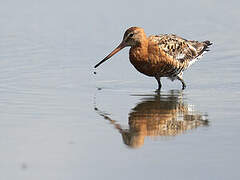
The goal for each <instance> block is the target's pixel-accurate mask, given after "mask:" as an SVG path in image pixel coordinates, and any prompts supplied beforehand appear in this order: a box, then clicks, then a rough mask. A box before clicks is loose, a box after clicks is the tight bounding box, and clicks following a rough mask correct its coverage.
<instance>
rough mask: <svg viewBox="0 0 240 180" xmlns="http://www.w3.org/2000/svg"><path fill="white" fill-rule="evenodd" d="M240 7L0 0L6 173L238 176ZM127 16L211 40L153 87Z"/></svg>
mask: <svg viewBox="0 0 240 180" xmlns="http://www.w3.org/2000/svg"><path fill="white" fill-rule="evenodd" d="M239 5H240V4H239V3H238V2H237V1H205V0H204V1H199V2H194V3H192V2H189V1H171V2H167V1H166V2H160V1H151V2H149V1H148V2H140V1H135V0H134V1H130V2H129V1H125V0H124V1H119V2H113V1H99V2H95V1H88V2H81V1H61V2H60V1H37V0H35V1H30V0H23V1H14V0H11V1H0V25H1V28H0V67H1V71H0V147H1V151H0V159H1V161H0V170H1V173H0V177H1V179H5V180H8V179H9V180H12V179H24V180H26V179H51V180H53V179H56V180H61V179H147V178H150V179H156V178H157V179H167V180H168V179H184V180H186V179H191V180H192V179H218V180H219V179H239V173H238V164H239V160H240V157H239V151H240V143H239V138H240V132H239V128H240V121H239V116H240V112H239V107H240V91H239V88H240V82H239V75H240V73H239V65H240V63H239V57H240V50H239V49H240V40H239V38H238V34H239V30H240V25H239V18H238V17H239V15H240V13H239V8H238V7H239ZM130 26H141V27H143V28H144V29H145V31H146V33H147V34H159V33H176V34H178V35H180V36H183V37H185V38H188V39H196V40H206V39H209V40H211V41H213V43H214V45H213V46H212V47H211V51H210V52H209V53H208V54H207V55H205V56H204V57H203V59H202V60H201V61H200V62H198V63H196V64H195V65H193V66H192V67H191V69H189V70H188V71H186V72H185V74H184V79H185V82H186V84H187V89H186V90H185V91H183V92H182V91H180V90H179V89H180V88H181V83H179V82H177V81H175V82H171V81H169V80H163V82H162V84H163V89H162V91H161V93H160V94H157V93H155V92H154V90H155V89H156V87H157V83H156V81H155V79H153V78H149V77H146V76H143V75H141V74H140V73H138V72H137V71H136V70H135V69H134V68H133V67H132V65H131V64H130V63H129V61H128V49H127V48H126V49H124V50H122V51H121V52H120V53H118V55H115V56H114V57H113V58H112V59H110V60H109V62H106V63H104V65H102V66H101V67H99V69H97V71H96V74H94V70H93V66H94V65H95V64H96V63H97V62H99V61H100V60H101V59H102V58H103V57H104V56H105V55H106V54H107V53H109V52H110V51H111V50H112V49H113V48H115V47H116V46H117V45H118V43H119V42H120V41H121V39H122V35H123V33H124V31H125V29H126V28H128V27H130Z"/></svg>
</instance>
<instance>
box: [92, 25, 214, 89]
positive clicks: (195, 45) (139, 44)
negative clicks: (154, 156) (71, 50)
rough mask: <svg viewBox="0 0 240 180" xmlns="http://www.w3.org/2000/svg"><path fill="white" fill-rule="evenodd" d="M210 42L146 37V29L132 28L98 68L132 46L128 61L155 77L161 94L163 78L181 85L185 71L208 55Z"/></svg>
mask: <svg viewBox="0 0 240 180" xmlns="http://www.w3.org/2000/svg"><path fill="white" fill-rule="evenodd" d="M211 44H212V43H211V42H210V41H203V42H198V41H192V40H186V39H183V38H181V37H179V36H177V35H174V34H164V35H151V36H149V37H147V36H146V34H145V32H144V30H143V28H139V27H131V28H129V29H128V30H127V31H126V32H125V33H124V36H123V40H122V42H121V43H120V45H119V46H118V47H117V48H116V49H115V50H113V51H112V52H111V53H110V54H109V55H108V56H106V57H105V58H104V59H103V60H102V61H101V62H99V63H98V64H97V65H96V66H95V68H96V67H98V66H99V65H100V64H101V63H103V62H104V61H106V60H107V59H109V58H110V57H112V56H113V55H114V54H116V53H117V52H118V51H120V50H121V49H123V48H124V47H127V46H130V47H131V49H130V51H129V59H130V62H131V63H132V65H133V66H134V67H135V68H136V69H137V70H138V71H139V72H141V73H143V74H145V75H147V76H152V77H155V78H156V80H157V82H158V90H160V88H161V81H160V78H161V77H168V78H170V79H171V80H175V79H178V80H180V81H181V82H182V89H185V87H186V85H185V83H184V81H183V79H182V75H183V71H184V70H186V69H187V68H188V67H189V66H191V65H192V64H193V63H194V62H196V61H197V60H198V59H199V58H200V57H201V56H202V55H203V54H204V53H205V52H207V51H209V49H208V47H209V46H210V45H211Z"/></svg>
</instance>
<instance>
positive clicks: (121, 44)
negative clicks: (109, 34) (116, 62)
mask: <svg viewBox="0 0 240 180" xmlns="http://www.w3.org/2000/svg"><path fill="white" fill-rule="evenodd" d="M125 47H126V45H125V43H123V42H121V43H120V44H119V46H118V47H116V48H115V49H114V50H113V51H112V52H111V53H110V54H109V55H107V56H106V57H105V58H104V59H103V60H102V61H100V62H99V63H97V64H96V65H95V66H94V68H97V67H98V66H99V65H100V64H102V63H104V62H105V61H106V60H108V59H109V58H110V57H112V56H113V55H114V54H116V53H117V52H119V51H120V50H121V49H123V48H125Z"/></svg>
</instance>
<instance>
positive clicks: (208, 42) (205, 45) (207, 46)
mask: <svg viewBox="0 0 240 180" xmlns="http://www.w3.org/2000/svg"><path fill="white" fill-rule="evenodd" d="M202 43H203V44H204V48H203V50H202V52H204V51H210V50H209V46H211V45H212V44H213V43H212V42H210V41H208V40H206V41H203V42H202Z"/></svg>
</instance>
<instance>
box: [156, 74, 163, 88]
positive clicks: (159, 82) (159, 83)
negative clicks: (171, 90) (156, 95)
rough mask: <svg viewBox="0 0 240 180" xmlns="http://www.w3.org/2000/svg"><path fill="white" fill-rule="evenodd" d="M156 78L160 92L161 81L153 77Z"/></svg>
mask: <svg viewBox="0 0 240 180" xmlns="http://www.w3.org/2000/svg"><path fill="white" fill-rule="evenodd" d="M155 78H156V80H157V82H158V89H157V90H158V91H160V90H161V87H162V84H161V81H160V77H155Z"/></svg>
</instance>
